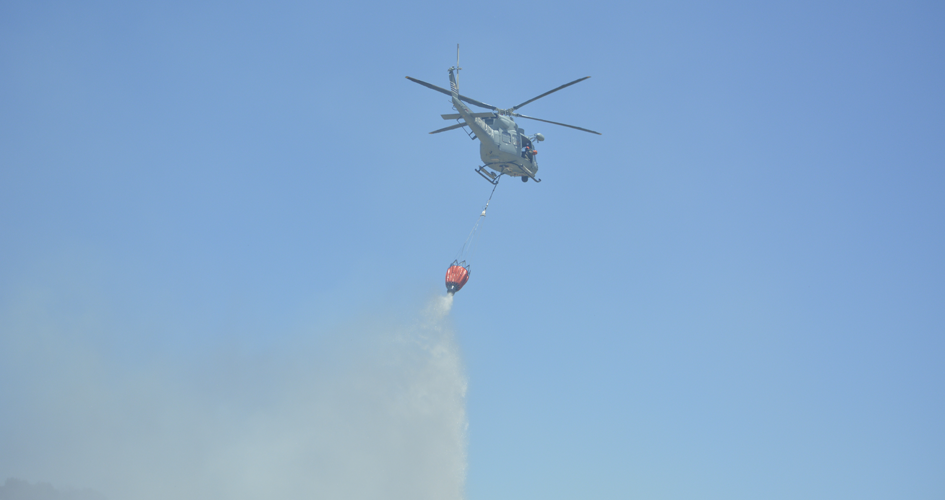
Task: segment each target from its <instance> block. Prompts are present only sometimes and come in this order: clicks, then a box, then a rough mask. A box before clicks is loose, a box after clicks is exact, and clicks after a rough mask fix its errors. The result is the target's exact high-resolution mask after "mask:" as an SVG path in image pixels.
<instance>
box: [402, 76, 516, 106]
mask: <svg viewBox="0 0 945 500" xmlns="http://www.w3.org/2000/svg"><path fill="white" fill-rule="evenodd" d="M407 79H408V80H410V81H411V82H414V83H419V84H420V85H423V86H424V87H426V88H428V89H433V90H435V91H437V92H441V93H443V94H446V95H448V96H451V97H452V95H453V93H452V92H450V91H449V90H446V89H444V88H440V87H437V86H436V85H433V84H432V83H427V82H425V81H423V80H417V79H416V78H411V77H409V76H408V77H407ZM459 99H460V100H462V101H466V102H468V103H469V104H472V105H474V106H479V107H480V108H486V109H494V110H496V111H498V110H499V108H497V107H495V106H493V105H491V104H486V103H484V102H479V101H477V100H475V99H472V98H470V97H466V96H464V95H460V96H459Z"/></svg>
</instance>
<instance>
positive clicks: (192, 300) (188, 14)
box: [0, 0, 945, 500]
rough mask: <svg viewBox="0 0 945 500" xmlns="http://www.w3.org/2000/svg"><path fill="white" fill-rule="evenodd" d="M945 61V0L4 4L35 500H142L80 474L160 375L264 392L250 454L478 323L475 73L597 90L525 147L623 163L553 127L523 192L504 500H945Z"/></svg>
mask: <svg viewBox="0 0 945 500" xmlns="http://www.w3.org/2000/svg"><path fill="white" fill-rule="evenodd" d="M943 25H945V7H943V4H942V3H940V2H852V1H851V2H823V1H820V2H789V3H784V4H779V5H772V4H770V3H764V2H762V3H758V2H712V3H711V4H709V3H704V2H695V3H685V2H651V3H634V2H628V3H626V4H624V3H618V2H608V3H595V2H558V1H554V0H552V1H549V2H511V3H476V2H461V3H457V2H449V3H443V2H409V3H407V4H397V3H393V2H376V3H361V2H299V3H279V4H278V5H272V3H262V2H259V3H253V2H217V3H214V2H152V3H131V2H109V1H99V2H79V3H77V2H23V1H6V2H3V3H0V96H2V97H0V349H2V351H3V352H4V354H3V357H0V363H3V364H4V366H2V367H0V481H2V480H3V479H4V478H6V477H18V478H21V479H25V480H29V481H51V482H53V483H54V484H64V483H69V484H71V485H73V486H74V487H77V488H93V489H98V490H102V491H104V492H105V493H106V494H107V493H110V490H109V486H108V484H96V481H95V477H99V476H95V475H94V474H92V473H91V472H90V474H92V475H91V476H89V477H90V479H88V480H84V479H83V478H82V477H79V475H78V474H72V475H69V474H68V472H67V471H68V470H69V466H70V463H72V462H70V460H72V461H79V460H83V461H84V463H83V464H82V467H83V468H82V470H83V471H86V470H89V471H92V470H93V469H94V466H95V464H96V463H98V464H101V466H102V467H105V466H107V465H108V464H110V463H111V461H112V460H118V459H117V458H116V457H124V456H125V455H123V454H135V453H140V454H149V453H152V452H154V451H153V450H150V449H148V448H147V447H146V446H145V447H144V448H138V449H137V450H129V449H123V448H121V447H120V446H119V447H118V448H115V449H116V450H118V451H113V452H109V453H110V454H108V456H107V459H106V458H102V457H99V458H98V459H96V458H95V457H96V455H95V454H92V455H89V456H87V457H84V458H77V457H83V455H82V454H81V453H79V452H75V451H70V452H68V453H66V452H62V453H61V454H60V453H59V451H60V448H59V447H60V446H61V447H63V448H61V449H66V448H67V447H69V446H70V445H69V444H68V443H70V442H74V441H75V442H77V441H76V440H78V439H80V438H79V437H78V436H79V435H80V434H84V433H87V431H88V430H89V429H90V428H95V429H98V431H96V432H107V430H103V429H102V428H101V427H102V426H104V425H105V424H100V423H97V422H100V420H98V419H99V416H97V413H96V410H95V408H96V406H95V404H94V401H93V402H89V399H88V398H87V397H86V396H84V395H85V394H87V393H89V394H91V393H94V394H99V395H100V394H102V393H109V391H110V390H111V389H104V388H103V387H104V386H103V385H102V384H106V382H102V381H115V380H119V379H127V380H143V379H147V376H146V375H142V370H144V372H145V373H150V372H147V370H146V369H145V368H142V367H152V368H153V369H154V370H156V371H155V372H154V373H158V374H160V375H159V376H157V379H159V380H158V381H157V382H154V384H155V385H153V386H151V385H147V384H142V385H140V386H136V388H135V389H134V390H131V389H128V388H125V389H122V390H123V391H129V390H131V391H132V392H135V393H136V394H138V395H139V396H140V397H141V398H144V399H148V398H150V397H151V396H152V395H153V392H152V391H165V392H173V391H175V390H177V389H172V388H177V387H189V388H193V387H197V389H193V390H192V391H191V392H187V394H188V395H190V396H181V395H177V396H174V397H169V398H165V399H161V398H160V397H156V399H155V401H159V402H160V401H178V402H180V401H183V400H185V399H187V398H188V397H191V396H193V397H196V398H204V397H206V396H208V395H210V394H214V395H215V397H216V396H217V395H218V393H219V392H220V391H218V389H220V388H222V389H220V390H222V391H223V392H226V391H230V392H232V393H233V394H255V395H256V396H253V397H252V398H250V397H244V396H232V397H223V396H220V397H221V398H222V399H221V400H220V401H224V402H225V403H226V404H223V403H221V405H222V406H221V408H222V410H221V409H220V408H217V409H216V410H214V411H221V412H223V413H226V412H231V413H236V414H240V415H242V416H244V417H245V418H246V419H251V418H252V415H254V413H253V412H254V411H262V412H264V411H266V408H267V406H266V405H267V404H270V403H271V401H269V400H268V399H267V397H266V394H268V393H270V392H272V391H273V390H276V391H277V390H280V384H281V383H282V382H281V381H285V380H286V379H285V378H283V376H281V375H280V376H277V375H272V374H271V373H270V372H272V370H273V368H272V367H273V366H278V365H280V364H282V362H283V361H282V360H283V359H287V358H289V357H291V356H289V355H288V354H287V353H288V352H289V351H292V350H293V348H291V347H287V346H294V345H298V343H299V342H303V343H304V342H308V341H309V340H311V339H309V340H306V339H307V336H308V333H306V332H320V333H318V334H317V335H316V334H312V337H313V338H314V337H318V339H319V340H317V341H316V340H311V342H313V343H312V344H306V345H307V346H308V349H312V350H313V352H317V353H321V354H313V355H312V358H311V359H314V360H315V361H312V363H313V364H319V363H325V364H328V365H330V364H331V360H330V358H332V356H331V355H327V354H324V353H325V352H335V351H332V349H340V350H342V351H343V350H345V349H349V348H348V347H338V346H337V345H338V344H339V343H341V344H345V342H349V343H350V342H354V343H355V344H358V342H359V341H352V340H351V338H347V339H346V340H344V341H342V340H339V339H338V338H337V337H340V336H347V337H358V336H359V335H362V333H361V332H362V330H363V329H364V328H361V327H354V326H351V325H367V324H370V325H376V324H388V323H390V324H393V323H397V324H400V323H404V324H406V323H410V322H411V321H413V318H416V317H417V315H419V314H421V313H420V312H419V311H421V310H422V309H423V307H424V305H425V304H426V303H427V302H428V301H429V300H431V299H430V298H431V297H433V296H436V295H442V294H443V292H444V287H443V275H444V273H445V270H446V266H447V265H448V264H449V262H450V261H451V260H452V258H453V256H454V255H455V253H456V251H457V250H458V249H459V248H460V246H461V244H462V242H463V239H464V238H465V237H466V234H467V232H468V231H469V229H470V227H471V226H472V224H473V223H474V221H475V219H476V217H477V215H478V214H479V211H480V210H481V209H482V205H483V204H484V203H485V200H486V198H487V197H488V195H489V191H490V190H491V188H492V186H490V185H488V184H487V183H486V182H484V181H483V180H482V179H480V178H479V177H478V176H477V175H476V174H475V173H474V172H473V169H474V168H475V167H476V166H477V165H478V164H479V156H478V142H473V141H470V140H469V138H467V136H466V135H464V134H463V133H462V132H460V131H451V132H447V133H443V134H437V135H432V136H431V135H428V134H427V132H429V131H431V130H435V129H438V128H441V127H444V126H446V125H448V124H449V123H450V122H444V121H443V120H442V119H441V118H440V117H439V115H440V114H441V113H449V112H452V111H451V108H450V104H449V101H448V98H447V97H446V96H443V95H441V94H437V93H435V92H432V91H430V90H428V89H425V88H423V87H421V86H419V85H416V84H414V83H411V82H409V81H407V80H405V79H404V76H407V75H409V76H412V77H415V78H419V79H421V80H425V81H428V82H431V83H434V84H437V85H441V86H447V85H448V80H447V73H446V69H447V68H448V67H449V66H451V65H453V64H454V63H455V47H456V44H457V43H459V44H461V60H460V64H461V66H462V67H463V71H462V73H461V74H460V77H459V83H460V88H461V91H462V93H463V94H465V95H469V96H471V97H474V98H476V99H479V100H481V101H484V102H487V103H491V104H494V105H497V106H499V107H509V106H512V105H515V104H517V103H519V102H522V101H524V100H526V99H529V98H531V97H534V96H536V95H538V94H540V93H542V92H545V91H547V90H549V89H551V88H554V87H556V86H558V85H561V84H563V83H566V82H569V81H571V80H574V79H576V78H579V77H583V76H587V75H590V76H592V78H591V79H589V80H587V81H585V82H582V83H579V84H577V85H575V86H573V87H570V88H568V89H565V90H563V91H561V92H558V93H556V94H554V95H552V96H549V97H546V98H544V99H541V100H539V101H536V102H534V103H531V104H529V105H528V106H526V107H525V108H523V109H522V110H521V112H523V113H525V114H528V115H531V116H536V117H540V118H544V119H549V120H554V121H560V122H565V123H570V124H574V125H578V126H581V127H586V128H590V129H593V130H598V131H600V132H602V133H603V135H602V136H596V135H592V134H586V133H583V132H579V131H576V130H572V129H567V128H562V127H556V126H554V125H547V124H542V123H538V122H530V121H527V120H520V121H519V125H520V126H522V127H523V128H524V129H525V130H526V132H527V133H529V134H530V133H534V132H541V133H543V134H544V135H545V137H546V141H545V142H543V143H541V144H539V146H538V147H539V152H540V154H539V160H540V167H541V170H540V172H539V177H541V178H542V180H543V182H542V183H541V184H538V185H536V184H534V183H527V184H522V183H521V182H518V181H517V180H515V179H505V180H503V181H502V182H501V183H500V185H499V186H498V189H497V190H496V193H495V198H494V199H493V200H492V204H491V205H490V209H489V215H488V217H487V220H486V221H485V224H484V227H483V230H482V234H481V239H480V241H479V246H478V249H477V252H476V255H475V257H474V259H473V260H472V274H471V279H470V281H469V283H468V284H467V285H466V287H465V288H464V289H463V290H462V291H461V292H460V293H459V294H457V295H456V298H455V303H454V304H453V308H452V312H451V313H450V317H449V324H450V325H451V326H450V327H449V328H450V331H452V332H454V334H455V341H456V342H457V343H458V346H459V349H460V352H461V353H462V354H461V355H462V366H463V368H462V370H463V373H464V377H466V380H467V381H468V392H467V393H466V400H465V404H466V406H465V412H466V414H465V418H467V419H468V424H469V427H468V433H467V436H466V439H467V442H468V448H467V450H466V453H467V455H468V469H467V476H466V482H465V491H466V497H467V498H468V499H470V500H481V499H490V500H502V499H521V498H542V499H558V498H560V499H568V498H614V499H616V498H641V499H644V498H645V499H683V498H718V499H723V498H724V499H757V498H770V499H776V498H784V499H789V498H790V499H793V498H822V499H828V498H829V499H835V498H851V499H853V498H855V499H869V498H877V499H879V498H884V499H885V498H942V497H943V496H945V361H943V360H945V259H943V256H945V91H943V90H945V31H943V30H942V26H943ZM346 325H347V326H346ZM368 337H369V336H365V338H368ZM37 339H39V340H37ZM365 342H367V341H365ZM368 344H369V342H368ZM328 345H330V346H333V347H326V346H328ZM359 345H362V344H359ZM313 346H314V347H313ZM362 346H363V345H362ZM79 353H82V354H81V356H80V355H79ZM233 353H236V354H233ZM73 355H75V356H77V359H80V360H81V361H80V362H77V361H74V360H73V361H69V358H70V357H71V356H73ZM222 358H225V359H226V360H228V361H225V362H224V361H220V360H221V359H222ZM260 359H265V360H268V361H265V362H261V361H259V360H260ZM293 359H294V358H293ZM358 359H360V360H361V361H362V362H365V363H366V361H365V360H370V359H374V358H371V357H370V356H367V357H359V358H358ZM247 360H250V361H247ZM254 363H257V364H254ZM259 363H261V364H259ZM231 364H233V365H237V366H236V367H234V366H231ZM223 366H226V368H222V367H223ZM258 366H266V367H268V368H266V370H269V371H268V372H266V373H269V375H266V374H262V373H256V372H254V369H255V368H254V367H258ZM351 366H354V365H350V366H348V367H347V368H345V370H348V371H349V372H350V371H351V370H352V369H351ZM365 370H368V371H370V370H371V369H370V368H365ZM264 371H265V370H264ZM355 371H356V370H355ZM76 373H84V374H86V375H88V374H89V373H93V374H95V375H94V376H92V375H88V376H89V377H91V378H82V377H80V376H77V375H76ZM306 373H308V375H307V376H309V377H312V378H311V379H306V380H318V381H321V382H318V383H323V382H324V380H322V379H320V378H319V377H320V376H321V375H319V373H321V374H322V375H324V374H325V373H327V374H330V373H332V372H331V370H330V369H328V368H326V369H325V371H324V373H323V372H318V373H315V372H312V373H309V372H306ZM346 373H348V372H346ZM220 374H225V376H224V375H220ZM325 376H326V377H329V378H330V375H325ZM267 377H269V378H267ZM377 377H380V378H383V377H384V376H383V375H378V376H377ZM169 379H173V380H174V382H173V383H171V382H168V381H167V380H169ZM224 379H225V380H224ZM83 380H91V382H87V384H88V386H87V385H85V384H86V382H82V381H83ZM259 380H268V381H269V382H268V385H266V384H263V387H262V388H259V387H256V386H255V385H253V384H254V383H257V382H258V381H259ZM70 381H71V382H70ZM108 383H111V382H108ZM293 383H294V384H298V383H299V382H298V381H297V380H296V381H295V382H293ZM312 383H316V382H312ZM70 384H71V385H70ZM106 385H107V384H106ZM329 385H330V384H329ZM250 386H251V387H255V388H253V389H247V387H250ZM293 387H296V385H293ZM296 389H297V387H296ZM296 389H292V390H288V389H286V390H287V391H288V393H291V394H296V393H295V392H293V391H295V390H296ZM116 390H117V389H116ZM181 390H183V389H181ZM188 390H189V389H188ZM299 390H300V389H299ZM119 392H120V393H121V394H127V392H121V391H119ZM303 392H304V391H303ZM329 392H330V391H329ZM116 394H117V393H116ZM257 396H258V397H257ZM109 397H112V396H109ZM114 397H115V398H117V399H116V401H118V402H117V403H115V404H117V405H119V406H120V405H122V404H123V402H125V400H124V399H122V398H123V397H125V396H114ZM59 398H64V399H63V400H69V401H80V402H79V403H77V404H78V406H79V407H81V408H83V410H82V411H81V412H80V413H81V415H79V416H76V417H75V418H76V419H80V420H82V422H80V423H75V425H74V426H72V425H71V424H70V425H66V424H65V422H73V420H74V419H73V418H72V415H71V414H70V413H69V410H68V408H69V407H70V405H62V404H54V401H56V400H58V399H59ZM93 399H94V398H93ZM328 400H330V398H329V399H328ZM182 404H183V403H182ZM201 408H202V407H201ZM215 408H216V407H215ZM152 410H153V411H156V412H160V411H162V406H161V405H160V404H155V405H154V407H153V408H152ZM194 411H195V412H196V413H200V415H201V418H206V419H208V420H207V422H205V423H206V425H208V426H210V427H212V426H213V425H214V424H213V422H214V419H213V418H211V417H208V416H207V415H210V413H207V412H206V411H204V410H200V411H199V412H198V411H197V410H194ZM273 411H278V410H273ZM201 412H202V413H201ZM196 413H195V414H196ZM122 415H126V414H124V413H123V414H122ZM213 415H216V413H214V414H213ZM124 418H126V417H120V418H117V420H116V421H123V419H124ZM129 418H130V417H129ZM220 418H221V419H223V420H226V422H228V423H230V424H233V425H237V424H235V423H234V422H244V421H245V419H229V420H227V418H228V417H220ZM110 421H111V420H108V419H107V418H106V419H104V420H101V422H110ZM155 422H156V423H154V427H149V428H147V429H143V428H139V427H133V429H134V430H132V431H128V432H134V433H152V434H154V435H157V436H161V435H163V434H162V433H167V432H172V431H168V430H167V429H165V428H162V427H161V425H162V424H161V421H160V420H156V421H155ZM319 422H321V423H320V424H319V425H322V424H324V425H329V424H327V423H325V422H322V421H319ZM172 427H173V426H172ZM129 429H132V428H131V427H129ZM116 432H117V431H116ZM128 439H129V441H128V442H129V443H136V445H137V444H139V443H142V442H145V441H141V440H140V439H136V438H132V437H129V438H128ZM221 439H222V438H221ZM119 441H120V440H119ZM146 442H147V443H152V442H151V441H146ZM254 442H255V443H257V444H259V443H263V441H254ZM40 443H42V444H40ZM208 443H209V444H208V445H207V446H224V447H225V446H226V444H227V443H226V442H225V440H224V441H221V440H210V441H208ZM31 444H36V446H35V447H33V446H31ZM152 444H154V443H152ZM263 445H266V443H263V444H260V446H263ZM154 446H157V445H156V444H154ZM384 446H391V445H390V444H389V443H388V444H387V445H384ZM69 449H72V448H69ZM188 449H189V448H188ZM391 449H398V448H397V447H396V446H394V447H392V448H391ZM28 450H32V451H28ZM154 453H158V454H159V455H160V456H162V457H165V458H167V459H168V460H174V459H177V458H179V457H176V456H175V448H174V447H173V446H164V447H163V448H162V449H161V451H160V452H154ZM181 453H183V452H181ZM417 456H419V455H417ZM50 457H58V459H57V460H58V462H56V463H57V465H56V466H55V467H54V466H52V465H50V466H49V467H48V468H47V467H46V466H45V465H44V464H47V463H51V462H47V460H51V459H50ZM89 464H91V465H89ZM357 465H358V464H353V465H352V466H353V467H356V466H357ZM90 467H91V468H90ZM221 467H222V466H221ZM64 471H66V472H64ZM93 472H94V471H93ZM249 473H250V474H251V471H250V472H249ZM93 476H94V477H93ZM208 488H209V487H208ZM313 488H315V490H312V489H311V488H310V489H307V490H306V489H304V488H303V490H304V491H316V490H317V487H313ZM115 491H118V490H115ZM129 491H130V490H127V491H125V494H128V495H129V496H133V495H134V493H129ZM207 491H211V490H207ZM213 491H216V490H213ZM293 491H296V490H293ZM204 493H206V492H205V491H204ZM192 494H193V495H197V493H192ZM142 495H143V494H142ZM334 495H335V496H334V498H342V497H345V496H348V497H354V496H355V495H347V494H346V492H345V491H343V490H338V491H335V492H334ZM145 496H146V495H145ZM145 496H141V498H144V497H145ZM184 496H186V494H185V495H184ZM112 498H113V500H120V499H119V498H117V497H114V493H113V494H112Z"/></svg>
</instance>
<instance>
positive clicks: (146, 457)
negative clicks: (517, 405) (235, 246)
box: [0, 297, 467, 500]
mask: <svg viewBox="0 0 945 500" xmlns="http://www.w3.org/2000/svg"><path fill="white" fill-rule="evenodd" d="M451 304H452V297H437V298H434V299H432V300H430V302H429V303H428V304H426V306H425V307H418V308H417V309H418V311H417V313H416V314H414V315H413V317H412V318H408V319H407V320H391V319H389V318H378V317H374V318H358V319H357V320H354V321H352V322H350V323H348V324H346V325H343V326H338V327H333V328H331V329H330V330H331V331H328V332H325V331H322V332H319V333H318V334H314V333H313V334H312V335H294V336H288V337H289V340H286V341H284V342H281V343H280V342H277V343H275V346H268V347H267V348H265V349H263V350H262V352H250V353H246V352H243V351H241V350H240V349H236V348H234V349H230V348H227V347H225V346H220V345H216V344H214V342H217V341H216V340H212V339H211V340H209V341H207V344H209V346H210V347H206V346H204V347H203V348H201V349H197V351H196V353H184V354H174V353H167V352H163V351H162V349H160V348H156V349H155V350H154V351H155V352H154V353H147V352H145V353H142V352H141V350H140V349H139V350H138V351H133V352H130V353H129V352H126V351H128V349H124V350H123V349H122V348H114V345H112V344H114V343H110V342H109V339H113V338H114V337H113V336H111V335H112V334H109V333H107V332H108V330H109V326H108V320H107V318H106V319H103V318H102V317H100V316H99V315H96V314H89V313H86V312H83V311H81V310H79V311H78V312H76V311H73V312H72V313H62V312H61V309H59V308H52V307H51V306H50V305H49V304H48V303H47V302H44V301H43V300H37V299H35V298H33V299H25V300H19V301H16V303H13V304H10V305H9V307H5V308H4V309H3V310H2V311H0V391H2V396H3V402H2V403H0V410H2V411H0V480H2V479H4V478H8V477H13V478H18V480H20V481H23V480H25V481H40V482H50V483H52V484H54V485H56V487H57V488H60V489H70V488H71V489H76V488H78V489H85V488H91V489H93V490H95V491H97V492H101V493H102V494H103V495H104V497H105V498H108V499H110V500H137V499H143V500H144V499H166V498H183V499H196V498H226V499H261V498H306V497H307V498H345V499H372V500H373V499H377V498H386V499H408V498H409V499H411V500H417V499H437V500H443V499H456V500H459V499H461V498H462V497H463V488H464V481H465V475H466V470H465V467H466V455H465V449H466V442H465V435H466V425H467V424H466V413H465V394H466V376H465V373H464V368H463V365H462V360H461V356H460V353H459V348H458V344H457V342H456V339H455V337H454V333H453V331H452V329H451V328H450V326H449V321H448V313H449V310H450V306H451ZM53 309H55V311H56V312H53ZM102 332H106V333H102ZM116 333H117V334H121V333H122V332H116ZM158 344H159V343H158ZM110 345H112V347H109V346H110ZM162 352H163V353H162ZM17 484H21V483H17Z"/></svg>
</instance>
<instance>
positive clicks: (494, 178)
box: [476, 165, 502, 186]
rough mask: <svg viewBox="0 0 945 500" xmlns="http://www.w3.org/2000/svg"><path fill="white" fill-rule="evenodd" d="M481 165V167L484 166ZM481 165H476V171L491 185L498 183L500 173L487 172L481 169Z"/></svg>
mask: <svg viewBox="0 0 945 500" xmlns="http://www.w3.org/2000/svg"><path fill="white" fill-rule="evenodd" d="M484 166H485V165H483V166H482V167H484ZM482 167H476V173H477V174H479V175H481V176H482V178H483V179H485V180H486V181H488V182H489V184H492V185H493V186H498V185H499V177H502V174H499V175H495V172H489V171H488V170H483V168H482Z"/></svg>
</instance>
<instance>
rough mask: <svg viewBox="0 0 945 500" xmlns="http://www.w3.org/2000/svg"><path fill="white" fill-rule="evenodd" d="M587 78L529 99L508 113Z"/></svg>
mask: <svg viewBox="0 0 945 500" xmlns="http://www.w3.org/2000/svg"><path fill="white" fill-rule="evenodd" d="M588 78H590V77H589V76H585V77H584V78H578V79H577V80H574V81H573V82H571V83H565V84H564V85H562V86H560V87H558V88H556V89H552V90H549V91H548V92H545V93H544V94H542V95H540V96H538V97H533V98H531V99H529V100H527V101H525V102H523V103H522V104H519V105H518V106H513V107H511V108H509V111H515V110H516V109H518V108H521V107H522V106H524V105H526V104H528V103H530V102H533V101H537V100H538V99H541V98H542V97H545V96H546V95H548V94H551V93H554V92H557V91H559V90H561V89H563V88H565V87H570V86H571V85H574V84H575V83H578V82H583V81H584V80H587V79H588ZM558 125H560V123H559V124H558Z"/></svg>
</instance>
